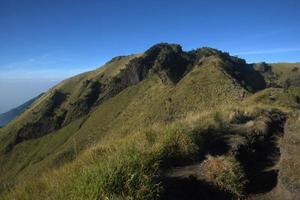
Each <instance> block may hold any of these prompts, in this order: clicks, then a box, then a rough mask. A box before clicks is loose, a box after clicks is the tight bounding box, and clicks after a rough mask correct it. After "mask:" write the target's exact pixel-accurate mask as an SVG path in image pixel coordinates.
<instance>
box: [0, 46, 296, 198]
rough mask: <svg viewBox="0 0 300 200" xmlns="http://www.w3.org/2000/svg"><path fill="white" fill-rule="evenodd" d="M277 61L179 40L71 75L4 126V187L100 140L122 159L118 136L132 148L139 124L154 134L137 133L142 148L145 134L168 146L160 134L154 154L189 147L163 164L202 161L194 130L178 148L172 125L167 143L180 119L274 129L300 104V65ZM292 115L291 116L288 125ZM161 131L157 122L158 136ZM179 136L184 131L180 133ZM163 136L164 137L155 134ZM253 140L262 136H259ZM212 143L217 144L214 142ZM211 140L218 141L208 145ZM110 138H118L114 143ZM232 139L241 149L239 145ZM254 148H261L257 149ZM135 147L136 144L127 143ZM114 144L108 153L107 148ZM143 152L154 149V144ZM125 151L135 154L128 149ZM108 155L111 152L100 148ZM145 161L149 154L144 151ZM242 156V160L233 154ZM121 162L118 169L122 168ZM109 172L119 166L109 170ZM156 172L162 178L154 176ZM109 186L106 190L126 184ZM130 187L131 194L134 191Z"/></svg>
mask: <svg viewBox="0 0 300 200" xmlns="http://www.w3.org/2000/svg"><path fill="white" fill-rule="evenodd" d="M273 65H274V64H273ZM273 65H269V64H266V63H265V64H247V63H246V62H245V61H244V60H243V59H240V58H236V57H232V56H230V55H229V54H228V53H224V52H221V51H219V50H216V49H211V48H207V47H204V48H200V49H196V50H192V51H187V52H184V51H182V49H181V47H180V46H179V45H176V44H167V43H160V44H157V45H154V46H152V47H151V48H149V49H148V50H146V51H145V53H143V54H135V55H129V56H121V57H115V58H113V59H112V60H111V61H109V62H107V63H106V64H105V65H104V66H103V67H101V68H98V69H96V70H93V71H90V72H86V73H83V74H80V75H77V76H75V77H72V78H69V79H67V80H65V81H62V82H61V83H59V84H58V85H56V86H54V87H53V88H51V89H50V90H49V91H48V92H46V93H45V94H43V95H42V96H41V97H40V98H39V99H38V100H37V101H35V102H34V103H33V104H32V105H31V106H30V108H29V109H28V110H26V111H25V112H24V113H22V114H21V115H20V116H19V117H18V118H17V119H15V120H14V121H13V122H11V123H9V124H8V125H7V126H5V127H3V128H1V129H0V145H1V146H0V147H1V149H2V151H1V153H0V162H1V163H3V164H2V165H1V166H0V174H1V175H0V180H1V181H2V182H3V183H6V184H7V186H6V185H4V184H3V185H1V186H0V188H1V189H0V191H1V190H2V191H5V190H6V188H7V187H10V186H14V185H15V184H16V183H19V184H18V185H22V184H21V183H24V182H25V183H26V180H28V178H29V177H32V176H38V175H39V174H42V173H43V171H44V169H45V168H47V169H48V168H49V169H50V170H51V169H56V168H58V169H59V168H62V169H64V166H68V163H71V164H72V163H73V162H75V163H76V160H78V159H87V158H85V156H84V155H85V154H86V152H89V151H93V150H91V149H94V148H96V149H97V147H98V146H99V145H100V149H99V151H100V152H101V151H102V150H101V149H103V151H104V152H106V151H108V152H112V157H111V159H112V160H111V161H107V162H108V163H111V162H113V160H114V159H117V157H114V156H116V155H115V153H113V152H118V149H119V147H118V145H117V146H115V144H114V143H115V142H116V143H117V141H119V142H120V143H121V144H122V145H120V148H121V149H122V148H123V147H124V148H125V146H126V145H125V146H124V144H123V143H122V141H123V140H124V139H126V138H127V139H128V140H129V141H131V140H132V138H131V137H133V138H134V137H135V136H134V135H136V134H138V133H139V132H142V133H141V134H142V135H143V134H145V135H146V136H145V137H146V138H147V139H146V141H144V139H143V136H136V137H138V138H139V137H142V138H139V139H138V140H136V141H135V140H134V142H133V143H132V144H134V145H133V146H135V145H136V146H137V147H139V144H138V143H135V142H137V141H139V140H141V142H142V141H143V142H146V143H147V145H150V146H149V147H148V148H149V149H150V150H151V151H152V149H153V148H154V147H155V148H158V147H156V146H155V145H154V147H153V146H152V145H151V141H152V142H153V143H155V141H158V144H157V145H161V148H162V149H160V147H159V148H158V149H159V150H155V148H154V151H153V152H152V153H151V155H152V154H153V155H156V154H157V153H160V151H162V153H164V148H171V150H170V152H172V149H173V148H175V149H176V148H177V147H176V145H179V147H178V148H179V149H178V154H180V155H179V157H178V158H177V157H176V155H177V153H176V151H177V150H174V152H173V153H174V155H173V154H170V155H169V156H171V157H173V156H175V158H172V159H171V160H168V159H167V158H165V157H164V156H167V155H168V154H166V155H165V154H163V155H160V154H159V155H157V156H158V158H156V157H155V158H154V160H156V159H159V160H160V161H159V162H158V163H156V164H155V165H159V166H160V164H159V163H161V162H162V163H165V162H166V163H169V164H166V166H165V165H164V166H163V167H171V166H173V165H174V164H173V162H174V163H181V162H183V160H185V161H189V162H191V161H192V160H193V159H196V161H197V162H199V158H198V157H197V156H196V157H193V156H191V155H190V154H189V153H187V152H189V151H192V152H193V154H194V153H196V152H194V150H192V149H194V148H196V149H197V148H200V149H201V148H202V147H201V146H198V142H200V141H197V142H196V143H195V144H190V143H189V142H191V141H193V139H192V138H186V137H188V136H186V135H180V136H178V137H179V138H182V137H183V138H184V141H183V142H184V143H183V144H185V143H187V144H186V146H185V145H183V144H176V145H175V146H174V147H173V146H171V147H168V144H172V143H173V142H175V143H176V141H177V139H176V138H172V137H173V135H172V134H173V132H174V130H173V129H172V130H169V131H170V132H171V133H172V134H171V135H170V137H171V138H172V139H170V141H168V142H166V141H165V142H163V141H164V135H168V134H170V133H165V130H164V129H166V127H168V126H169V125H170V124H176V126H184V127H185V128H184V129H183V131H182V132H184V133H185V132H186V131H187V130H190V129H193V132H200V133H202V132H204V133H205V132H209V133H210V132H216V133H217V135H218V134H219V135H220V137H221V138H222V137H223V134H227V132H226V131H228V132H231V131H233V130H232V129H228V128H227V127H231V126H235V127H239V125H236V124H238V123H242V124H243V123H249V124H251V123H254V122H255V123H254V124H257V126H258V127H257V130H256V129H255V127H253V128H251V131H250V132H251V134H252V132H253V133H255V132H257V133H260V132H262V133H266V134H267V135H268V134H269V132H268V131H267V129H269V128H272V126H273V125H270V124H272V122H269V121H270V120H271V121H272V120H275V119H273V117H269V115H270V116H273V114H274V115H280V116H282V119H283V118H284V117H283V116H285V115H286V113H290V112H291V113H293V111H294V109H297V106H299V101H298V100H299V99H297V98H299V91H298V82H297V80H298V76H297V73H296V76H294V75H295V73H293V74H292V75H291V73H290V71H291V69H293V68H294V67H293V68H291V69H290V68H289V69H288V70H286V72H282V73H280V72H281V71H279V72H278V67H277V66H275V67H273ZM296 68H298V67H296ZM293 72H295V71H293ZM286 80H289V81H288V82H289V84H286ZM273 109H280V111H274V110H273ZM223 115H224V116H223ZM260 119H264V120H265V121H266V122H265V121H264V120H263V123H262V124H261V123H260V122H259V121H260ZM280 119H281V118H280ZM231 120H232V121H231ZM251 120H252V122H251ZM255 120H256V121H257V122H256V121H255ZM284 121H285V119H284V120H283V122H282V123H284ZM166 124H168V125H166ZM186 126H187V127H188V128H186ZM243 126H244V127H247V126H249V125H247V124H245V125H243ZM152 129H154V130H155V131H154V132H155V133H153V134H154V135H153V136H151V133H152V132H153V131H151V130H152ZM186 129H187V130H186ZM143 130H145V131H143ZM147 130H149V132H150V133H148V132H147ZM180 130H181V129H180ZM234 130H235V132H237V135H235V134H233V136H230V140H234V141H235V140H237V142H236V143H237V144H240V145H241V146H242V147H243V148H244V145H245V144H246V143H244V142H242V141H244V140H246V141H248V139H249V138H248V139H247V137H246V139H245V137H244V136H240V134H242V133H240V132H241V130H240V129H237V130H238V131H236V129H234ZM156 132H158V133H156ZM166 132H168V130H166ZM187 132H189V131H187ZM160 133H161V135H160ZM180 133H181V131H180ZM149 134H150V135H149ZM174 134H175V135H176V134H179V133H177V132H176V131H175V132H174ZM138 135H139V134H138ZM187 135H188V134H187ZM213 135H214V134H212V136H213ZM229 135H230V134H229ZM212 136H211V137H212ZM152 137H154V138H152ZM156 137H157V138H159V139H155V138H156ZM161 137H163V138H161ZM174 137H175V136H174ZM176 137H177V136H176ZM193 137H194V136H193ZM197 137H198V136H197ZM201 137H202V136H201ZM208 137H210V136H208ZM216 137H217V140H218V141H219V140H221V138H218V137H219V136H216ZM224 137H225V136H224ZM228 137H229V136H228ZM231 137H232V138H231ZM251 137H252V136H251ZM127 139H126V140H125V143H126V141H127ZM173 139H174V141H173ZM178 140H180V139H178ZM203 140H207V139H205V138H203ZM239 140H242V141H239ZM253 140H254V141H256V142H257V143H259V140H258V139H257V138H256V136H254V135H253ZM160 142H162V143H160ZM223 142H225V143H226V141H223ZM200 143H201V142H200ZM211 143H212V144H214V142H213V141H211ZM209 144H210V142H208V144H206V145H208V146H209ZM234 144H235V143H234ZM107 145H108V146H109V145H111V146H113V147H112V149H111V148H110V147H107ZM147 145H146V146H147ZM180 145H183V146H180ZM189 145H191V146H189ZM220 145H221V144H220ZM102 146H103V147H102ZM204 146H205V145H204ZM221 146H222V145H221ZM229 146H230V148H233V147H231V146H232V145H229ZM250 147H251V148H250V149H251V150H252V148H254V149H255V148H256V147H252V146H250ZM107 148H108V149H107ZM186 148H192V149H190V150H188V149H186ZM235 148H238V147H235ZM105 149H106V150H105ZM116 149H117V150H116ZM125 149H126V150H127V147H126V148H125ZM238 150H239V149H238ZM97 151H98V150H97ZM128 151H129V152H130V151H131V150H128ZM144 151H145V152H144ZM185 151H187V152H186V156H184V155H185V154H184V152H185ZM104 152H103V155H106V154H105V153H104ZM134 152H135V151H134ZM142 152H144V153H146V154H148V153H147V152H148V150H142ZM181 153H183V155H181ZM244 153H245V152H244ZM247 153H250V152H247ZM142 154H143V153H142ZM99 155H102V153H100V154H99ZM122 155H127V154H126V153H124V152H123V153H122ZM234 155H235V154H234ZM107 156H108V155H107ZM226 156H227V154H225V157H226ZM150 157H151V156H150ZM97 158H98V157H97ZM99 159H100V160H101V159H104V158H102V157H101V156H100V158H99ZM109 159H110V158H109ZM143 159H145V160H147V158H144V157H143ZM235 159H238V158H234V159H233V160H235ZM221 160H222V159H221ZM233 160H231V161H230V162H233ZM200 161H201V160H200ZM240 161H241V160H238V162H240ZM87 162H88V163H89V162H91V161H87ZM122 162H123V161H122ZM124 162H125V161H124ZM126 162H127V161H126ZM126 162H125V164H126ZM151 162H152V161H151ZM209 162H211V160H209ZM222 162H223V161H222ZM226 162H227V161H226ZM234 162H235V161H234ZM134 163H135V161H134ZM242 163H243V162H242ZM112 165H113V166H112V169H114V168H113V167H114V166H118V165H117V164H112ZM169 165H171V166H169ZM97 166H100V167H101V166H102V165H97ZM175 166H176V165H175ZM82 167H84V166H82ZM86 167H89V165H88V164H87V166H86ZM139 169H140V168H138V169H135V170H137V171H139ZM151 169H152V168H151ZM150 171H151V170H150ZM108 172H109V170H107V171H106V172H103V173H108ZM246 172H247V173H248V171H246ZM74 173H77V172H74ZM124 173H125V172H124ZM130 173H131V172H130ZM132 173H134V172H132ZM155 173H156V172H155ZM252 173H254V172H252ZM255 175H256V171H255ZM155 176H159V175H158V174H155ZM142 177H143V176H142ZM248 178H249V177H248ZM125 180H127V178H125ZM150 180H153V181H156V179H152V178H150ZM254 181H255V180H254ZM120 184H121V183H120ZM121 185H122V184H121ZM99 187H100V186H99ZM103 187H104V186H103ZM120 187H122V188H123V187H125V186H123V185H122V186H120ZM126 187H127V186H126ZM136 187H139V186H136ZM155 187H156V186H155ZM166 187H167V186H166ZM34 188H35V187H34ZM101 188H102V186H101ZM81 189H82V188H81ZM81 189H80V191H81ZM20 191H21V190H20ZM105 191H106V190H105ZM105 191H103V195H104V194H108V195H110V194H115V192H117V191H115V192H114V191H113V190H110V191H106V192H105ZM136 191H140V190H138V189H136ZM136 191H132V192H133V193H132V194H131V193H130V194H129V193H128V195H129V196H130V195H133V196H131V197H134V198H137V196H134V195H137V194H136V193H135V192H136ZM74 192H75V191H74ZM124 192H125V193H126V194H127V192H128V191H127V189H126V190H124ZM232 192H233V191H232ZM236 192H237V193H235V192H234V195H239V194H240V193H239V192H240V191H236ZM75 193H76V192H75ZM37 194H38V193H37ZM80 194H81V193H80ZM82 194H83V193H82ZM143 194H144V193H143ZM78 195H79V194H78ZM98 195H99V194H98ZM0 196H1V193H0ZM121 196H122V195H121ZM30 198H32V197H30V196H29V197H28V199H30ZM36 198H41V197H36ZM74 198H75V197H74ZM99 198H100V197H99ZM103 198H104V197H103ZM75 199H76V198H75ZM90 199H95V198H92V197H91V198H90ZM137 199H141V197H139V198H137ZM142 199H143V198H142ZM150 199H151V198H150Z"/></svg>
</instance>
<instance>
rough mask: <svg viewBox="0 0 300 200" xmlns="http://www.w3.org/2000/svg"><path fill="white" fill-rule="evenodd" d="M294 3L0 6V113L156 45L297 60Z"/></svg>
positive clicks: (299, 4)
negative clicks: (119, 56) (50, 88)
mask: <svg viewBox="0 0 300 200" xmlns="http://www.w3.org/2000/svg"><path fill="white" fill-rule="evenodd" d="M299 10H300V1H299V0H205V1H204V0H185V1H182V0H180V1H179V0H0V84H1V85H0V94H1V95H0V113H1V112H4V111H5V110H8V109H10V108H12V107H14V106H17V105H18V104H21V103H23V102H25V101H27V100H28V99H30V98H32V97H34V96H37V95H38V94H39V93H41V92H43V91H45V90H47V89H48V88H49V87H51V86H53V85H54V84H56V83H57V82H59V81H61V80H63V79H65V78H66V77H70V76H72V75H75V74H78V73H80V72H84V71H87V70H91V69H94V68H96V67H99V66H101V65H102V64H104V63H105V62H106V61H108V60H109V59H111V58H112V57H114V56H118V55H127V54H132V53H140V52H143V51H145V50H146V49H148V48H149V47H150V46H152V45H153V44H155V43H159V42H169V43H179V44H180V45H182V47H183V49H184V50H191V49H195V48H199V47H203V46H209V47H213V48H217V49H220V50H223V51H226V52H229V53H230V54H232V55H237V56H239V57H241V58H244V59H246V61H247V62H260V61H266V62H279V61H280V62H299V61H300V12H299Z"/></svg>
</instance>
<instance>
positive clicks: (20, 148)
mask: <svg viewBox="0 0 300 200" xmlns="http://www.w3.org/2000/svg"><path fill="white" fill-rule="evenodd" d="M133 57H134V56H133ZM130 58H131V57H125V58H122V59H117V60H116V61H114V62H110V63H108V64H107V65H106V66H105V67H104V68H100V69H98V70H95V71H91V72H87V73H84V74H81V75H78V76H76V77H74V78H72V79H68V80H66V81H63V82H62V83H60V84H59V85H58V86H56V87H54V88H52V89H51V90H50V92H49V93H47V94H45V95H43V97H41V98H40V99H39V101H37V102H35V103H34V105H33V107H31V109H29V110H28V111H26V112H25V113H24V114H23V115H22V116H21V117H19V118H17V119H16V120H14V121H13V122H12V123H10V124H9V125H8V126H6V127H4V128H1V129H0V145H1V147H2V146H4V145H5V144H6V143H7V141H9V140H11V139H12V137H13V134H11V133H13V132H14V131H15V130H17V128H19V127H21V126H23V125H24V124H26V123H27V122H28V121H27V119H30V120H32V121H35V120H38V118H39V117H40V116H38V115H35V114H34V113H35V112H37V111H38V110H40V109H42V108H43V107H44V105H45V102H46V100H47V99H48V98H49V96H51V93H53V91H54V90H61V91H64V92H65V93H66V94H68V95H69V96H68V101H66V102H63V104H62V107H61V109H59V110H56V112H57V114H61V113H63V111H64V109H66V110H67V109H69V106H70V103H74V101H76V100H77V99H78V98H80V97H81V96H80V95H81V94H82V91H84V90H85V88H84V87H83V86H82V84H83V82H84V81H86V80H90V79H95V80H98V81H100V82H101V83H105V82H106V81H108V80H109V79H111V78H112V77H113V76H115V75H116V74H117V73H118V72H119V70H121V69H123V68H124V66H125V64H126V63H127V62H128V60H129V59H130ZM217 63H219V59H218V58H215V57H213V56H212V57H210V58H209V59H208V61H206V62H204V64H201V66H197V67H195V68H193V70H192V71H190V72H189V73H188V74H186V75H185V76H184V77H183V78H182V79H181V80H180V81H179V82H178V83H177V84H176V85H166V84H163V83H162V82H161V79H160V78H159V77H158V76H157V75H151V76H149V77H148V78H147V79H145V80H144V81H142V82H140V83H139V84H137V85H133V86H131V87H128V88H126V89H125V90H123V91H122V92H120V93H119V94H118V95H116V96H115V97H113V98H111V99H109V100H107V101H105V102H103V103H102V104H101V105H99V106H97V107H95V108H93V109H92V111H91V112H89V113H88V114H87V115H84V116H82V117H81V118H79V119H77V120H75V121H73V122H71V123H70V124H68V125H67V126H65V127H63V128H61V129H59V130H57V131H54V132H52V133H51V134H48V135H45V136H43V137H40V138H37V139H31V140H27V141H24V142H22V143H20V144H18V145H16V146H15V148H14V149H13V150H12V151H11V152H9V153H6V154H5V153H2V152H1V153H0V162H1V166H0V174H1V175H0V181H1V183H2V184H1V185H0V193H1V190H2V192H3V193H4V192H5V194H4V195H3V199H25V200H26V199H55V200H56V199H159V198H160V197H161V194H162V193H163V191H164V190H163V189H164V188H163V185H162V182H163V181H162V180H161V179H162V177H163V176H162V174H163V172H164V170H166V169H168V168H170V167H173V166H177V165H180V164H184V163H190V162H194V161H195V160H199V159H200V157H203V155H205V151H207V149H206V145H205V144H204V141H205V140H207V138H205V134H204V133H207V132H208V131H207V130H210V131H212V130H213V131H214V130H218V131H219V130H220V129H224V128H225V127H226V126H227V125H228V124H230V123H232V122H235V123H243V122H244V121H247V120H248V119H249V118H251V117H252V116H253V115H254V114H253V113H254V112H257V110H259V109H261V108H263V109H272V108H279V109H281V110H284V111H286V112H293V111H294V110H295V109H298V108H299V102H298V100H299V99H297V98H298V97H299V88H297V87H291V88H290V89H289V90H287V91H285V90H283V89H279V88H270V89H266V90H263V91H260V92H257V93H256V94H251V93H249V92H248V91H247V90H245V89H244V88H243V87H242V86H241V85H239V84H237V83H236V82H235V81H233V79H232V77H231V76H230V75H229V74H227V73H226V72H224V71H223V70H220V67H219V66H218V64H217ZM280 73H281V72H280ZM282 73H283V74H284V73H285V72H282ZM224 130H225V129H224ZM224 132H225V131H224ZM220 133H221V134H224V133H223V132H222V131H219V132H216V135H218V134H220ZM206 136H207V135H206ZM203 167H204V168H205V171H207V172H209V173H208V174H207V175H208V176H209V177H208V180H210V181H211V182H212V183H213V184H215V185H217V186H218V187H219V188H221V189H223V190H225V191H227V192H229V193H232V194H234V195H237V196H241V195H242V193H243V185H244V181H245V180H244V176H243V170H242V169H241V168H240V165H239V163H238V162H237V161H236V160H235V159H234V158H232V157H230V156H228V155H223V156H217V157H208V158H207V160H206V162H205V165H203ZM209 170H211V171H209ZM297 178H298V177H297ZM10 188H11V189H10ZM3 193H2V194H3ZM0 199H1V197H0Z"/></svg>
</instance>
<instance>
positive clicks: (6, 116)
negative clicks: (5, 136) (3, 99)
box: [0, 94, 42, 126]
mask: <svg viewBox="0 0 300 200" xmlns="http://www.w3.org/2000/svg"><path fill="white" fill-rule="evenodd" d="M41 95H42V94H40V95H39V96H37V97H34V98H32V99H30V100H29V101H27V102H25V103H23V104H22V105H20V106H18V107H16V108H13V109H11V110H9V111H7V112H5V113H2V114H0V126H4V125H6V124H7V123H9V122H10V121H12V120H13V119H14V118H16V117H17V116H18V115H20V114H21V113H22V112H24V111H25V110H26V109H27V108H28V107H29V106H30V105H31V104H32V103H33V102H34V101H35V100H36V99H38V98H39V97H40V96H41Z"/></svg>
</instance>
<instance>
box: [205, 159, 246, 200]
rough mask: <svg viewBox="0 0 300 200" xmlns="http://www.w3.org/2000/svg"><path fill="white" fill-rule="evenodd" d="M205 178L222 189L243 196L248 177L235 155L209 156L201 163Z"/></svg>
mask: <svg viewBox="0 0 300 200" xmlns="http://www.w3.org/2000/svg"><path fill="white" fill-rule="evenodd" d="M201 171H202V173H203V175H204V177H205V179H206V180H207V181H208V182H210V183H212V184H215V185H216V186H218V187H219V188H220V189H222V190H224V191H227V192H230V193H232V194H233V195H236V196H238V197H239V196H242V195H243V191H244V186H245V183H246V179H245V176H244V172H243V170H242V167H241V166H240V164H239V163H238V161H237V160H236V159H235V158H234V157H226V156H217V157H212V156H207V159H206V160H205V161H203V163H202V164H201Z"/></svg>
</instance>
